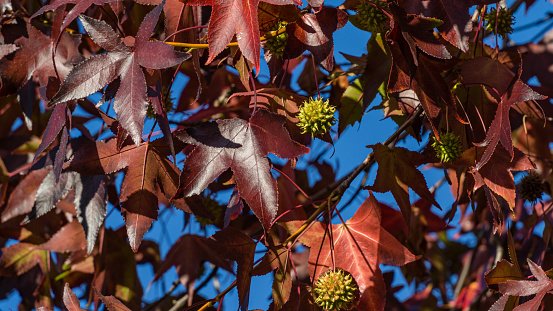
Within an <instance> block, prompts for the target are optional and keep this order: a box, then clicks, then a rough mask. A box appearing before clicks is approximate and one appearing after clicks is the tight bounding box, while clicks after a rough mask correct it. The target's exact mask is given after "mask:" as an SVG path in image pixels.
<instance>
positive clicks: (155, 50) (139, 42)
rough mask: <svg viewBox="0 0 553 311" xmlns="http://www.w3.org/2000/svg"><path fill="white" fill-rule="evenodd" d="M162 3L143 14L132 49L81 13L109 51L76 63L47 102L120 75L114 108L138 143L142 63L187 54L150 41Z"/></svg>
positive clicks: (156, 65)
mask: <svg viewBox="0 0 553 311" xmlns="http://www.w3.org/2000/svg"><path fill="white" fill-rule="evenodd" d="M164 4H165V1H162V2H161V3H160V5H158V6H157V7H155V8H154V9H153V10H152V11H150V12H149V13H148V14H147V15H146V17H145V18H144V20H143V22H142V24H141V25H140V28H139V29H138V33H137V35H136V39H135V44H134V48H133V49H131V48H130V47H127V46H126V45H125V44H123V43H122V41H121V40H120V39H119V38H118V37H117V35H116V34H115V32H114V31H113V29H112V28H111V27H110V26H109V25H108V24H106V23H105V22H103V21H100V20H96V19H93V18H90V17H87V16H84V15H81V16H80V21H81V23H82V25H83V27H84V29H85V30H86V31H87V32H88V34H89V35H90V37H91V38H92V40H94V42H96V43H97V44H98V45H100V46H102V47H103V48H104V49H105V50H106V51H108V53H105V54H101V55H96V56H93V57H91V58H89V59H88V60H86V61H84V62H82V63H80V64H79V65H78V66H76V67H75V68H74V69H73V70H72V71H71V72H70V73H69V75H68V77H67V78H66V79H65V80H64V81H63V83H62V84H61V86H60V90H59V91H58V93H57V94H56V95H55V96H54V98H52V100H51V102H50V105H56V104H59V103H62V102H65V101H68V100H72V99H80V98H83V97H86V96H89V95H91V94H94V93H96V92H97V91H98V90H100V89H101V88H103V87H104V86H105V85H106V84H108V83H111V82H112V81H113V80H115V78H117V77H120V78H121V82H120V84H119V88H118V90H117V92H116V94H115V101H114V103H113V108H114V110H115V112H116V113H117V117H118V120H119V122H120V124H121V126H122V127H123V128H124V129H125V130H126V131H127V132H128V133H129V134H130V136H131V137H132V139H133V141H134V143H135V144H136V145H137V146H138V145H140V142H141V141H142V129H143V127H144V117H145V116H146V109H147V107H148V99H147V85H146V78H145V76H144V72H143V71H142V67H146V68H150V69H163V68H168V67H171V66H174V65H177V64H179V63H180V62H182V61H184V60H186V59H187V58H188V57H189V55H188V54H185V53H181V52H177V51H175V50H174V49H173V47H171V46H170V45H168V44H165V43H163V42H150V41H149V39H150V35H151V33H152V31H153V30H154V27H155V25H156V23H157V20H158V18H159V15H160V13H161V11H162V9H163V5H164Z"/></svg>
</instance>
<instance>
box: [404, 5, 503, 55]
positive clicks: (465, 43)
mask: <svg viewBox="0 0 553 311" xmlns="http://www.w3.org/2000/svg"><path fill="white" fill-rule="evenodd" d="M495 2H497V1H495V0H447V1H444V0H425V1H420V0H409V1H405V7H406V10H407V12H408V13H411V14H420V15H422V16H425V17H435V18H439V19H440V20H442V21H443V22H444V23H443V24H442V25H440V26H438V31H439V32H440V34H441V35H442V36H443V37H444V39H446V40H447V41H449V42H450V43H451V44H453V45H455V46H456V47H458V48H459V49H460V50H462V51H463V52H465V53H467V52H468V50H469V36H470V34H471V32H472V20H471V16H470V14H469V8H470V7H472V6H473V5H484V4H493V3H495Z"/></svg>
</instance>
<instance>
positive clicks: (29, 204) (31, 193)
mask: <svg viewBox="0 0 553 311" xmlns="http://www.w3.org/2000/svg"><path fill="white" fill-rule="evenodd" d="M48 173H49V170H48V169H40V170H36V171H31V172H29V174H27V176H26V177H25V178H24V179H23V180H22V181H21V182H20V183H19V184H18V185H17V187H15V189H14V190H13V192H12V193H11V195H10V198H9V199H8V205H7V206H6V208H5V209H4V210H3V211H2V222H6V221H8V220H9V219H12V218H14V217H17V216H20V215H25V214H27V213H29V212H31V210H32V208H33V205H34V204H35V197H36V193H37V191H38V188H39V187H40V184H42V181H43V180H44V178H45V177H46V175H48Z"/></svg>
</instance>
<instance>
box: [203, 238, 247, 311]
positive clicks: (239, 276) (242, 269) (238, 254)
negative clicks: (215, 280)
mask: <svg viewBox="0 0 553 311" xmlns="http://www.w3.org/2000/svg"><path fill="white" fill-rule="evenodd" d="M201 242H202V243H203V244H205V245H207V246H209V247H210V248H211V249H212V250H213V251H214V252H216V253H217V254H219V255H220V256H222V257H224V258H227V259H230V260H233V261H236V264H237V265H238V267H237V270H236V282H237V285H236V287H237V289H238V299H239V300H238V301H239V303H240V305H241V306H242V309H243V310H248V299H249V292H250V283H251V271H252V268H253V261H254V255H255V246H256V243H255V241H254V240H252V238H250V237H249V236H248V235H246V234H245V233H243V232H242V231H240V230H238V229H236V228H234V227H226V228H224V229H222V230H220V231H218V232H216V233H215V234H214V235H212V236H211V237H209V238H208V239H202V240H201Z"/></svg>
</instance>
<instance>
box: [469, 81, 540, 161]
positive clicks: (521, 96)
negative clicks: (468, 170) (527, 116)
mask: <svg viewBox="0 0 553 311" xmlns="http://www.w3.org/2000/svg"><path fill="white" fill-rule="evenodd" d="M546 98H547V97H546V96H543V95H541V94H539V93H537V92H535V91H533V90H532V89H531V88H530V87H529V86H528V85H526V84H524V82H522V81H520V80H519V79H517V80H516V81H515V83H514V85H513V86H512V88H510V89H509V90H508V91H507V92H506V93H505V94H503V95H502V96H501V102H500V103H499V107H498V108H497V111H496V113H495V118H494V119H493V121H492V124H491V125H490V128H489V129H488V132H487V133H486V138H484V140H483V141H482V142H481V143H480V144H478V146H480V147H483V146H488V147H487V148H486V151H485V152H484V155H483V156H482V159H480V162H478V164H477V165H476V168H475V169H476V170H479V169H480V168H482V167H483V166H484V164H486V163H488V161H489V160H490V159H491V158H492V155H493V153H494V151H495V148H496V147H497V144H498V143H499V142H501V145H503V147H505V149H506V150H507V151H508V152H509V154H510V156H511V160H512V159H513V158H514V156H515V154H514V149H513V140H512V138H511V122H510V121H509V110H510V109H511V106H513V105H516V104H518V103H520V102H523V101H528V100H540V99H546Z"/></svg>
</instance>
